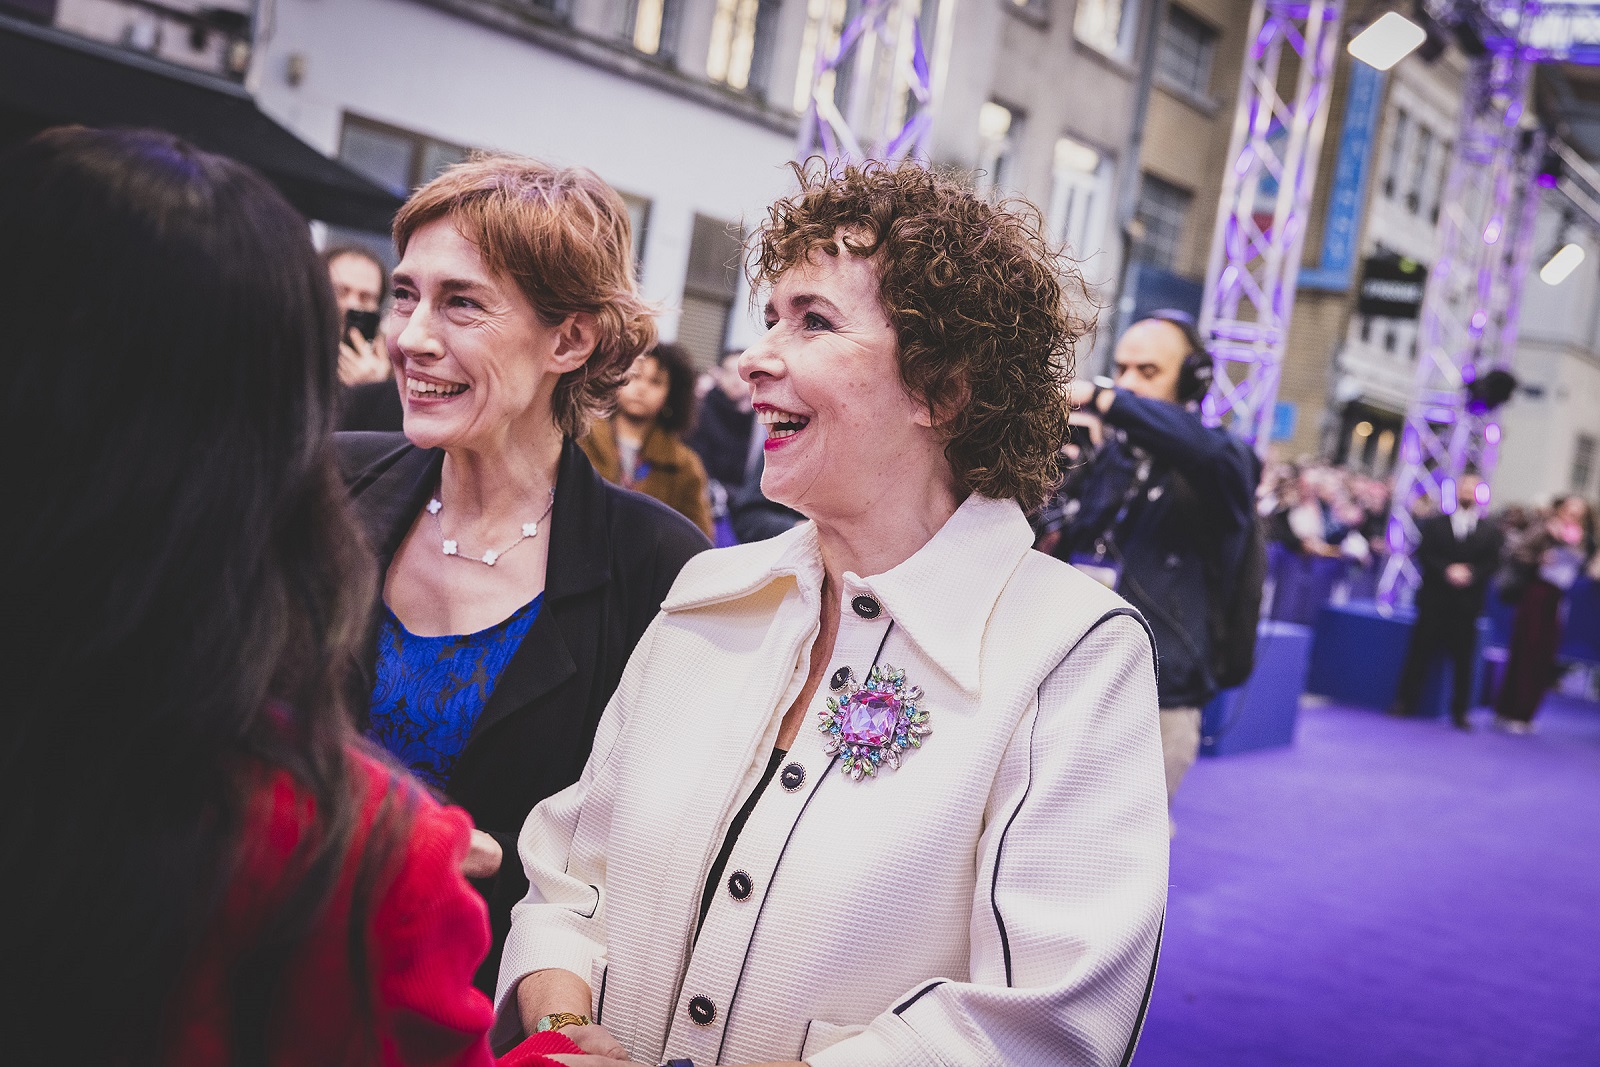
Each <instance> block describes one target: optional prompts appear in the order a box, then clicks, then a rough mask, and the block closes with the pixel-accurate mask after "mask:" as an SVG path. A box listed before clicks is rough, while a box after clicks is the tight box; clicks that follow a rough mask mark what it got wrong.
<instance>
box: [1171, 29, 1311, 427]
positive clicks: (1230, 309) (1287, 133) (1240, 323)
mask: <svg viewBox="0 0 1600 1067" xmlns="http://www.w3.org/2000/svg"><path fill="white" fill-rule="evenodd" d="M1341 15H1342V7H1341V0H1256V3H1255V6H1254V8H1253V9H1252V11H1251V14H1250V33H1249V36H1248V37H1247V38H1246V40H1247V41H1248V42H1249V49H1248V51H1247V53H1246V55H1245V60H1244V70H1243V71H1242V73H1241V75H1240V78H1239V101H1238V106H1237V108H1236V109H1235V111H1234V124H1233V139H1232V141H1231V142H1230V146H1229V151H1228V159H1229V160H1231V161H1232V165H1231V166H1230V167H1229V168H1228V173H1227V175H1226V176H1225V177H1224V179H1223V186H1222V201H1221V204H1220V206H1219V208H1218V210H1217V222H1216V229H1215V231H1214V233H1213V235H1212V241H1211V262H1210V264H1209V266H1208V268H1207V270H1206V287H1205V295H1204V297H1203V299H1202V304H1201V314H1200V331H1201V336H1202V337H1205V338H1206V339H1207V340H1208V341H1209V342H1210V348H1211V354H1212V356H1213V358H1214V359H1215V361H1216V369H1217V372H1216V377H1215V379H1214V380H1213V383H1212V387H1211V393H1210V395H1209V396H1207V397H1206V400H1205V413H1206V417H1207V419H1208V421H1211V422H1213V423H1217V422H1221V421H1222V420H1223V419H1224V418H1227V417H1230V416H1231V418H1232V424H1231V425H1232V429H1233V431H1234V432H1235V433H1237V434H1238V435H1239V436H1241V437H1243V438H1244V439H1245V440H1247V441H1249V442H1250V443H1251V444H1253V445H1255V446H1256V447H1257V449H1258V450H1260V449H1264V448H1265V447H1266V442H1267V440H1268V439H1269V437H1270V436H1271V427H1272V417H1273V408H1274V402H1275V400H1276V398H1277V393H1278V375H1279V368H1280V366H1281V364H1282V362H1283V352H1284V347H1285V346H1286V345H1287V343H1288V340H1289V317H1290V313H1291V312H1292V311H1293V309H1294V297H1295V283H1296V280H1297V278H1298V277H1299V274H1300V250H1301V246H1302V245H1303V244H1304V241H1305V232H1306V220H1307V215H1308V213H1309V210H1310V206H1311V192H1312V187H1313V186H1314V185H1315V184H1316V177H1317V160H1318V157H1319V155H1320V151H1321V146H1322V133H1323V129H1324V127H1325V126H1326V125H1327V121H1328V97H1329V94H1330V92H1331V90H1332V88H1333V70H1334V56H1335V52H1334V49H1335V48H1336V47H1337V45H1338V39H1339V26H1340V21H1341ZM1286 89H1287V90H1292V92H1289V93H1286V92H1285V90H1286Z"/></svg>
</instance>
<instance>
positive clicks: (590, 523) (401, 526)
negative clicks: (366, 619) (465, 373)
mask: <svg viewBox="0 0 1600 1067" xmlns="http://www.w3.org/2000/svg"><path fill="white" fill-rule="evenodd" d="M443 464H444V453H443V452H442V451H440V450H438V449H432V448H417V447H416V446H415V445H412V444H410V443H409V442H403V443H401V444H399V446H398V447H397V448H396V449H395V451H393V452H391V453H389V454H387V455H385V456H383V457H382V458H381V459H379V460H378V461H377V462H375V463H374V464H372V465H371V466H370V467H368V468H367V469H366V470H365V471H362V472H361V473H360V474H359V475H357V477H356V478H355V480H354V481H353V482H352V484H351V487H350V488H351V493H352V495H353V496H356V497H358V498H359V499H360V506H359V507H358V509H357V510H358V512H359V514H360V517H361V519H362V520H363V525H364V526H365V528H366V532H367V537H368V539H369V541H370V542H371V544H372V548H373V551H374V552H375V553H376V554H377V556H378V562H379V565H380V567H381V570H380V571H379V573H380V574H384V573H387V571H388V569H389V563H390V561H391V560H393V559H394V554H395V553H396V552H398V551H399V550H400V543H401V542H402V541H404V540H405V536H406V533H407V532H408V531H409V530H410V529H411V525H412V523H414V522H415V521H416V518H417V516H418V515H419V514H420V513H421V512H422V509H423V506H424V505H426V504H427V502H428V499H429V497H430V496H431V495H432V493H433V492H434V491H435V489H436V488H437V486H438V484H439V470H440V468H441V467H442V466H443ZM605 493H606V488H605V483H604V482H603V481H602V480H601V478H600V476H599V475H598V474H596V473H595V470H594V467H593V466H592V465H591V464H590V463H589V458H588V457H587V456H585V455H584V454H583V450H582V449H581V448H579V447H578V445H577V443H576V442H574V441H573V440H572V438H570V437H569V438H567V439H566V440H565V441H563V442H562V445H561V458H560V459H559V460H558V461H557V464H556V499H555V506H554V508H553V509H552V511H551V515H550V556H549V562H548V563H547V564H546V567H545V572H546V573H545V593H544V595H545V601H546V603H548V602H549V601H551V600H556V599H559V598H561V597H567V596H574V595H576V594H579V593H586V592H588V591H589V590H591V589H595V588H597V587H599V586H601V585H604V584H605V583H607V582H609V581H610V580H611V526H610V522H609V517H610V509H609V507H608V501H607V500H606V499H605Z"/></svg>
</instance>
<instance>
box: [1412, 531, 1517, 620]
mask: <svg viewBox="0 0 1600 1067" xmlns="http://www.w3.org/2000/svg"><path fill="white" fill-rule="evenodd" d="M1417 533H1418V534H1419V538H1418V541H1417V552H1416V555H1415V556H1414V557H1413V561H1414V562H1415V563H1416V565H1417V570H1418V571H1419V572H1421V574H1422V586H1421V588H1419V589H1418V590H1417V610H1418V611H1419V612H1420V611H1443V612H1448V613H1449V614H1450V615H1452V616H1457V617H1458V618H1462V619H1465V620H1466V625H1468V626H1470V625H1471V624H1472V622H1473V621H1474V620H1476V619H1477V617H1478V616H1479V615H1480V614H1481V613H1482V612H1483V601H1484V597H1485V595H1486V594H1487V593H1488V590H1489V580H1490V579H1492V578H1493V577H1494V575H1495V571H1496V570H1497V569H1498V568H1499V565H1500V551H1501V549H1502V548H1504V547H1505V535H1504V534H1502V533H1501V532H1500V527H1499V526H1497V525H1496V524H1495V523H1494V522H1493V521H1491V520H1490V519H1489V518H1487V517H1486V516H1483V515H1479V516H1478V522H1477V525H1475V526H1474V527H1473V529H1472V533H1471V534H1469V535H1468V537H1467V539H1466V540H1465V541H1458V540H1456V532H1455V528H1454V527H1453V526H1452V525H1451V524H1450V516H1448V515H1433V516H1431V517H1429V518H1426V519H1423V520H1422V521H1421V522H1419V523H1417ZM1452 563H1465V564H1467V565H1468V566H1469V567H1471V568H1472V584H1471V585H1468V586H1465V587H1460V588H1458V587H1456V586H1453V585H1451V584H1450V583H1449V582H1448V581H1447V580H1446V579H1445V576H1444V572H1445V569H1446V568H1447V567H1449V566H1450V564H1452Z"/></svg>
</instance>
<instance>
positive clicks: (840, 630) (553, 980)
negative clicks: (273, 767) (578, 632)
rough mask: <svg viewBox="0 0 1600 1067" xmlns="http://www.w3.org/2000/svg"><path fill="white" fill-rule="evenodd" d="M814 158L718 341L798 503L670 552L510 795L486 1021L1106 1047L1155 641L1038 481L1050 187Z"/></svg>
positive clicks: (1115, 1032)
mask: <svg viewBox="0 0 1600 1067" xmlns="http://www.w3.org/2000/svg"><path fill="white" fill-rule="evenodd" d="M802 177H803V182H802V186H801V188H800V190H799V191H798V192H797V193H795V194H794V195H792V196H790V197H787V198H785V199H783V200H781V201H779V202H778V203H777V204H775V205H774V206H773V207H772V209H771V211H770V213H769V216H768V219H767V220H766V223H765V225H764V226H763V227H762V228H761V229H760V231H759V232H758V234H757V236H756V241H757V252H756V254H755V256H754V257H753V258H754V260H755V265H754V270H753V275H754V276H753V278H752V290H753V291H754V292H757V293H761V294H763V296H764V297H765V301H764V302H765V317H766V322H767V327H768V329H767V333H766V334H765V335H764V336H763V337H762V338H761V339H760V340H759V341H758V342H757V343H756V344H755V345H753V346H752V347H751V348H750V349H748V350H747V351H746V352H745V353H744V355H743V357H742V358H741V362H740V371H741V373H742V374H743V376H744V378H745V380H747V381H749V382H750V383H751V385H752V387H753V390H754V392H753V394H752V395H753V397H754V401H755V410H756V413H757V417H758V418H759V419H760V420H761V421H762V423H763V424H765V425H766V427H767V428H768V436H767V439H766V443H765V445H764V453H765V456H766V470H765V474H764V475H763V478H762V488H763V489H764V490H765V491H766V493H767V495H768V496H770V497H771V498H772V499H774V500H776V501H779V502H780V503H783V504H786V505H788V506H791V507H793V508H795V509H796V510H798V511H800V512H801V513H802V514H803V515H805V516H806V518H807V520H808V521H805V522H802V523H800V524H799V525H798V526H796V527H795V528H794V529H792V530H790V531H788V532H787V533H783V534H780V535H779V536H777V537H774V538H772V539H771V540H768V541H760V542H756V543H754V544H748V545H738V546H734V547H732V548H723V549H716V550H714V551H711V552H707V553H704V554H702V555H700V556H697V557H695V558H694V559H692V560H690V561H689V563H688V565H687V566H685V567H684V569H683V573H682V574H681V575H680V576H679V578H678V581H677V583H676V584H675V585H674V586H673V587H672V593H671V595H670V596H668V598H667V600H666V602H665V603H663V604H662V606H661V614H660V616H659V617H658V618H657V619H656V621H655V623H654V624H652V626H651V627H650V630H649V632H648V633H647V634H646V635H645V637H644V639H643V640H642V641H641V642H640V644H639V649H638V651H637V652H636V653H635V654H634V656H633V658H632V660H630V661H629V663H628V670H627V674H626V675H625V676H624V677H623V680H622V683H621V685H620V686H619V687H618V689H617V695H616V696H615V697H614V698H613V699H612V701H611V704H610V706H609V707H608V708H607V709H606V713H605V717H604V719H603V720H602V721H601V724H600V729H599V732H598V733H597V734H596V737H595V744H594V752H593V755H592V756H591V757H590V759H589V763H588V765H587V766H586V767H585V768H584V772H583V776H582V778H581V779H579V781H578V782H577V784H576V785H574V786H572V787H571V788H570V789H568V790H566V791H564V792H562V793H561V794H559V795H557V796H555V797H551V798H550V799H549V800H547V801H546V802H544V803H543V804H541V805H539V807H537V808H536V809H534V812H533V814H532V815H531V816H529V818H528V821H527V825H526V826H525V827H524V828H523V831H522V837H521V840H520V849H521V854H522V859H523V863H524V865H525V866H526V868H527V871H528V875H529V879H530V882H531V885H530V888H529V892H528V896H527V898H526V899H525V900H524V901H523V902H522V903H520V904H519V905H517V909H516V911H515V913H514V917H513V921H512V930H511V936H510V938H509V939H508V940H507V942H506V947H505V953H504V957H503V963H502V966H501V971H500V985H499V988H498V991H497V1006H498V1017H497V1020H496V1027H497V1036H498V1037H503V1038H505V1039H507V1040H510V1039H512V1038H514V1037H516V1036H517V1035H518V1034H520V1033H521V1032H523V1031H524V1030H531V1029H533V1028H534V1027H536V1026H537V1025H538V1020H540V1019H542V1018H546V1017H548V1016H549V1015H550V1014H551V1013H555V1012H566V1013H571V1014H581V1015H586V1016H592V1017H594V1018H595V1023H594V1025H592V1026H588V1027H574V1028H573V1029H572V1030H571V1031H567V1032H568V1033H569V1034H570V1036H571V1037H572V1039H573V1040H574V1041H575V1042H577V1043H578V1044H579V1045H580V1046H582V1047H584V1048H585V1049H586V1050H587V1051H588V1052H590V1053H593V1054H597V1055H599V1056H605V1057H609V1058H611V1059H615V1060H624V1059H627V1060H633V1061H636V1062H639V1063H659V1062H661V1061H662V1060H669V1061H674V1062H676V1061H684V1062H690V1061H692V1062H693V1063H696V1064H701V1065H703V1067H710V1065H711V1064H750V1063H769V1064H770V1063H784V1064H790V1065H793V1064H794V1063H796V1062H798V1061H804V1062H805V1063H807V1064H809V1065H810V1067H922V1065H925V1064H930V1063H941V1064H1114V1063H1126V1062H1128V1060H1129V1058H1130V1057H1131V1056H1132V1055H1133V1046H1134V1041H1135V1039H1136V1037H1137V1036H1138V1032H1139V1027H1140V1024H1141V1022H1142V1020H1143V1016H1144V1005H1145V1003H1146V1000H1147V998H1148V996H1149V991H1150V985H1151V981H1152V979H1153V977H1154V968H1155V957H1156V946H1157V943H1158V940H1159V936H1160V929H1161V918H1162V911H1163V907H1164V904H1165V900H1166V883H1167V816H1166V784H1165V780H1164V777H1163V773H1162V758H1161V742H1160V731H1159V725H1158V723H1157V709H1156V684H1155V681H1156V680H1155V660H1154V653H1153V649H1152V646H1151V640H1150V636H1149V631H1148V629H1147V628H1146V627H1145V625H1144V624H1143V621H1142V620H1141V619H1140V618H1139V616H1138V615H1137V613H1135V612H1134V611H1133V610H1132V609H1131V608H1129V607H1128V606H1127V604H1126V603H1124V602H1123V601H1122V600H1120V599H1119V598H1118V597H1117V596H1116V594H1115V593H1112V592H1111V591H1110V590H1108V589H1106V588H1105V587H1104V586H1102V585H1100V584H1099V583H1098V582H1096V581H1094V580H1093V579H1091V578H1089V577H1087V576H1085V575H1083V574H1082V573H1080V572H1079V571H1077V570H1075V569H1073V568H1072V567H1070V566H1068V565H1067V564H1065V563H1063V562H1061V561H1060V560H1057V559H1052V558H1050V557H1048V556H1046V555H1044V554H1043V553H1040V552H1035V551H1033V550H1032V543H1033V533H1032V530H1031V529H1030V528H1029V526H1028V520H1027V518H1026V517H1025V514H1024V509H1026V508H1031V507H1034V506H1037V505H1038V504H1039V503H1040V502H1042V501H1043V499H1044V497H1045V494H1046V493H1047V492H1048V491H1049V489H1050V487H1051V485H1052V484H1053V483H1054V481H1055V479H1056V477H1057V475H1058V459H1057V457H1058V455H1059V451H1060V448H1061V443H1062V440H1063V439H1064V437H1065V435H1066V429H1067V410H1066V404H1064V403H1063V402H1062V401H1063V396H1064V393H1065V390H1066V388H1067V384H1068V379H1069V376H1070V373H1071V358H1072V352H1073V346H1074V343H1075V341H1076V340H1077V338H1078V337H1079V336H1080V335H1081V333H1082V330H1083V323H1082V321H1081V320H1080V319H1079V317H1078V316H1077V315H1076V314H1075V308H1074V306H1073V304H1072V303H1070V302H1069V294H1068V285H1069V284H1070V285H1074V286H1077V285H1080V284H1081V279H1080V278H1078V277H1077V276H1076V275H1075V274H1073V273H1072V272H1071V270H1070V266H1069V265H1068V264H1066V263H1065V262H1064V261H1063V260H1062V259H1061V258H1060V257H1059V256H1058V254H1057V253H1056V252H1055V251H1054V250H1053V249H1052V248H1051V246H1050V243H1049V242H1048V241H1047V240H1046V238H1045V237H1044V235H1043V233H1042V232H1041V231H1042V224H1041V221H1040V220H1039V218H1038V215H1037V212H1034V211H1032V210H1031V209H1027V208H1022V209H1020V210H1012V209H1010V208H1009V207H1003V206H997V205H995V204H991V203H989V202H988V201H986V200H984V199H982V198H979V197H977V196H974V195H973V194H972V193H971V191H970V190H969V189H967V188H966V187H965V186H963V185H960V184H957V183H956V182H954V181H952V180H949V179H946V178H942V177H940V176H938V175H936V174H933V173H931V172H929V171H927V170H925V169H923V168H921V167H918V166H915V165H912V164H906V165H901V166H897V167H887V166H882V165H878V164H868V165H866V166H863V167H855V166H848V167H841V168H838V169H837V170H833V169H827V168H817V169H815V170H814V171H812V172H810V173H805V174H803V176H802ZM589 1062H591V1063H593V1064H594V1067H606V1063H605V1061H604V1060H600V1061H599V1062H595V1061H589Z"/></svg>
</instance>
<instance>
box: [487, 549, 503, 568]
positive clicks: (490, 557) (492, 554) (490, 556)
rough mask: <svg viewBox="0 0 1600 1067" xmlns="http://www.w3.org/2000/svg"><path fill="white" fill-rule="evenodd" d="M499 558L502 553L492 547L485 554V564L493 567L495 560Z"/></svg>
mask: <svg viewBox="0 0 1600 1067" xmlns="http://www.w3.org/2000/svg"><path fill="white" fill-rule="evenodd" d="M499 558H500V553H498V552H496V551H495V550H494V549H492V548H491V549H490V550H489V551H487V552H485V553H484V554H483V562H484V565H485V566H488V567H493V566H494V561H495V560H497V559H499Z"/></svg>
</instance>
